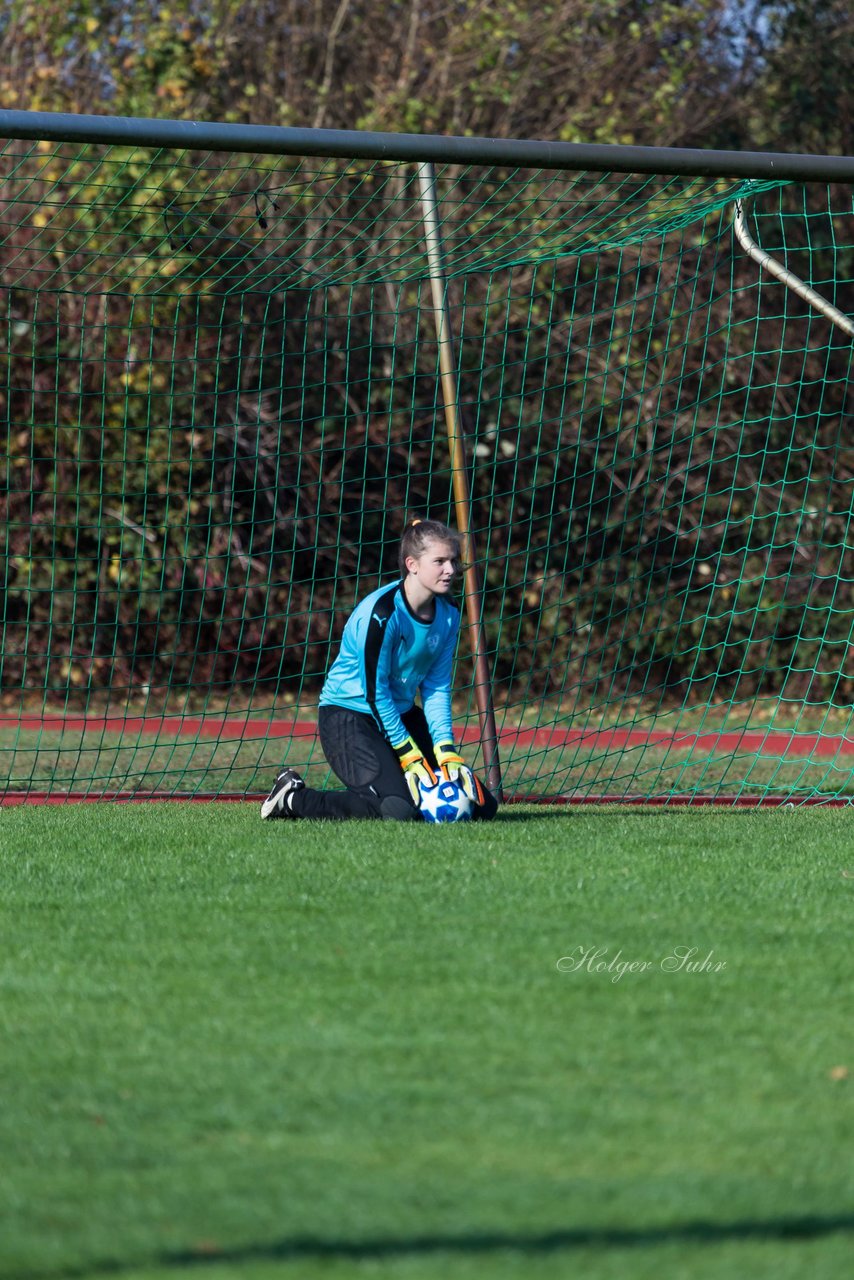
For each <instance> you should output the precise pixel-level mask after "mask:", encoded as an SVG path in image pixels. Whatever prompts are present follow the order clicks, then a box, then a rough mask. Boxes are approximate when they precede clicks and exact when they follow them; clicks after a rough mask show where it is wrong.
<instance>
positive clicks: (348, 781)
mask: <svg viewBox="0 0 854 1280" xmlns="http://www.w3.org/2000/svg"><path fill="white" fill-rule="evenodd" d="M459 558H460V544H459V540H458V538H457V536H456V534H455V533H453V532H452V530H451V529H449V528H448V526H447V525H444V524H440V523H439V522H438V521H435V520H418V521H415V522H414V523H413V524H411V525H410V526H409V527H408V528H407V529H406V531H405V533H404V535H403V538H402V540H401V545H400V554H399V564H400V572H401V579H400V581H399V582H395V583H393V584H392V585H390V586H385V587H380V588H379V589H378V590H377V591H374V592H372V593H371V594H370V595H369V596H366V598H365V599H364V600H362V601H361V603H360V604H358V605H357V606H356V608H355V609H354V610H353V613H352V614H351V615H350V618H349V619H348V621H347V625H346V627H345V628H344V634H343V636H342V638H341V649H340V652H339V654H338V657H337V658H336V659H335V662H334V663H333V664H332V667H331V668H330V670H329V673H328V675H327V677H326V681H325V683H324V685H323V691H322V693H321V695H320V709H319V712H318V719H317V725H318V732H319V734H320V744H321V746H322V747H323V753H324V755H325V756H326V759H327V760H328V762H329V765H330V768H331V769H332V771H333V773H335V774H336V775H337V777H338V778H340V780H341V781H342V782H343V783H344V786H345V787H346V788H347V790H346V791H317V790H315V789H313V788H311V787H307V786H306V785H305V783H304V782H303V780H302V778H301V777H300V776H299V774H298V773H297V772H296V771H295V770H293V769H283V770H282V772H281V773H280V774H279V775H278V777H277V778H276V781H275V784H274V786H273V789H272V791H271V792H270V794H269V796H268V797H267V799H266V800H265V801H264V803H263V804H262V805H261V817H262V818H268V819H269V818H393V819H395V818H396V819H399V820H403V821H407V820H410V819H417V820H419V821H420V817H421V815H420V813H419V810H418V803H419V784H420V783H422V782H424V783H427V784H428V785H431V786H432V785H434V784H435V782H436V781H437V780H438V778H439V777H440V776H441V777H445V778H450V779H452V780H454V781H456V782H458V783H459V785H460V786H461V787H462V788H463V790H464V791H465V793H466V795H467V796H468V797H469V799H470V800H471V801H472V803H473V804H474V813H473V815H472V816H473V817H475V818H492V817H494V815H495V812H496V809H497V808H498V804H497V801H496V800H495V798H494V797H493V796H492V795H490V793H489V792H488V791H487V790H486V789H485V788H484V787H483V786H482V785H481V783H480V781H479V780H478V779H477V778H476V777H475V775H474V774H473V773H472V771H471V769H470V768H469V767H468V765H466V764H465V763H464V761H463V760H462V758H461V756H460V754H459V752H458V750H457V748H456V746H455V745H454V735H453V728H452V724H451V668H452V665H453V660H454V653H455V651H456V647H457V635H458V633H459V628H460V611H459V609H458V608H457V606H456V604H455V603H454V602H453V600H452V599H451V594H450V593H451V588H452V586H453V581H454V577H455V576H456V572H457V565H458V562H459ZM416 695H420V697H421V705H420V706H418V705H416V701H415V699H416Z"/></svg>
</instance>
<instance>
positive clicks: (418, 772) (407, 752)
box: [394, 738, 439, 807]
mask: <svg viewBox="0 0 854 1280" xmlns="http://www.w3.org/2000/svg"><path fill="white" fill-rule="evenodd" d="M394 750H395V751H396V752H397V758H398V760H399V761H400V767H401V769H402V770H403V776H404V778H405V779H406V785H407V786H408V787H409V794H410V795H411V796H412V803H413V804H414V805H416V806H418V807H420V805H421V791H420V785H421V784H422V783H423V785H424V786H425V787H435V785H436V783H437V782H438V781H439V779H438V778H437V777H436V774H435V773H434V772H433V770H432V769H431V768H430V765H429V764H428V763H427V761H426V760H425V758H424V752H423V751H422V750H421V748H420V747H419V746H418V744H417V743H416V742H414V741H413V739H412V738H407V739H406V741H405V742H401V743H400V744H399V745H398V746H396V747H395V748H394Z"/></svg>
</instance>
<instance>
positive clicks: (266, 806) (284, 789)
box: [261, 769, 305, 818]
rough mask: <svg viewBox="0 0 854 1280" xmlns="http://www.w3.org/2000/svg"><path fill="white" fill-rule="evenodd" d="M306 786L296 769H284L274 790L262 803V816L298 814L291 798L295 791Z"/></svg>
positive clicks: (294, 815)
mask: <svg viewBox="0 0 854 1280" xmlns="http://www.w3.org/2000/svg"><path fill="white" fill-rule="evenodd" d="M304 786H305V783H304V782H303V780H302V778H301V777H300V776H299V774H298V773H297V772H296V770H295V769H283V770H282V772H281V773H280V774H279V776H278V777H277V778H276V781H275V782H274V783H273V790H272V791H271V792H270V794H269V795H268V796H267V799H266V800H265V801H264V803H263V804H262V805H261V817H262V818H294V817H296V814H295V813H294V811H293V809H292V808H291V806H290V803H289V798H290V797H291V796H292V795H293V793H294V792H295V791H301V790H302V788H303V787H304Z"/></svg>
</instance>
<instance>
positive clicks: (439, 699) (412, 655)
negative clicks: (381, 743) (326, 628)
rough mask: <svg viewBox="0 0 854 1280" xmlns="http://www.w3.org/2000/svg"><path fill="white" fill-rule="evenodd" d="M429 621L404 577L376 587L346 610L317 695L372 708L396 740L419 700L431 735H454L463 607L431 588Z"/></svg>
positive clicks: (330, 702) (325, 702) (326, 701)
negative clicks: (454, 680)
mask: <svg viewBox="0 0 854 1280" xmlns="http://www.w3.org/2000/svg"><path fill="white" fill-rule="evenodd" d="M434 598H435V601H436V614H435V617H434V618H433V621H432V622H422V621H421V619H420V618H417V617H416V616H415V614H414V613H413V612H412V609H411V608H410V607H409V603H408V602H407V599H406V596H405V594H404V592H403V583H402V582H395V583H394V584H393V585H392V586H388V587H380V588H379V589H378V590H377V591H373V592H371V594H370V595H369V596H366V597H365V599H364V600H362V601H361V602H360V603H359V604H358V605H357V606H356V608H355V609H354V610H353V612H352V614H351V615H350V617H349V619H348V621H347V625H346V626H345V628H344V634H343V636H342V637H341V648H340V650H339V653H338V657H337V658H336V659H335V661H334V662H333V664H332V666H331V667H330V669H329V674H328V675H327V677H326V682H325V683H324V686H323V691H322V693H321V695H320V705H321V706H322V707H328V706H336V707H349V709H350V710H351V711H362V712H367V713H368V714H369V715H372V716H373V717H374V719H375V720H376V722H377V724H378V725H379V727H380V728H381V729H382V730H383V732H384V733H385V735H386V737H387V738H388V740H389V742H390V743H391V745H392V746H393V747H396V746H399V745H400V744H401V743H402V742H405V741H406V739H407V738H408V737H409V733H408V731H407V729H406V728H405V726H404V724H403V721H402V720H401V715H403V714H405V713H406V712H407V711H409V710H410V709H411V708H412V707H413V706H414V705H415V698H416V695H417V694H418V693H420V694H421V705H422V707H423V708H424V714H425V716H426V717H427V724H428V725H429V727H430V735H431V737H432V739H433V742H434V743H436V742H451V741H453V737H454V733H453V727H452V724H451V668H452V666H453V662H454V653H455V652H456V648H457V636H458V634H459V629H460V611H459V609H458V608H457V606H456V605H455V604H454V603H453V602H452V601H450V600H448V599H447V598H446V597H444V596H435V597H434Z"/></svg>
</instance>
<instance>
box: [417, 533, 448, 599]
mask: <svg viewBox="0 0 854 1280" xmlns="http://www.w3.org/2000/svg"><path fill="white" fill-rule="evenodd" d="M406 568H407V571H408V572H409V575H410V577H413V578H416V579H417V580H418V582H419V583H420V584H421V586H422V587H426V588H427V590H428V591H432V593H433V594H434V595H437V596H444V595H447V594H448V592H449V591H450V590H451V587H452V586H453V583H454V578H455V577H456V573H457V552H456V548H455V547H454V546H453V544H452V543H450V542H438V541H436V540H435V539H431V540H430V541H429V542H428V543H427V545H426V546H425V548H424V550H423V551H422V552H421V555H420V556H407V557H406Z"/></svg>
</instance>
